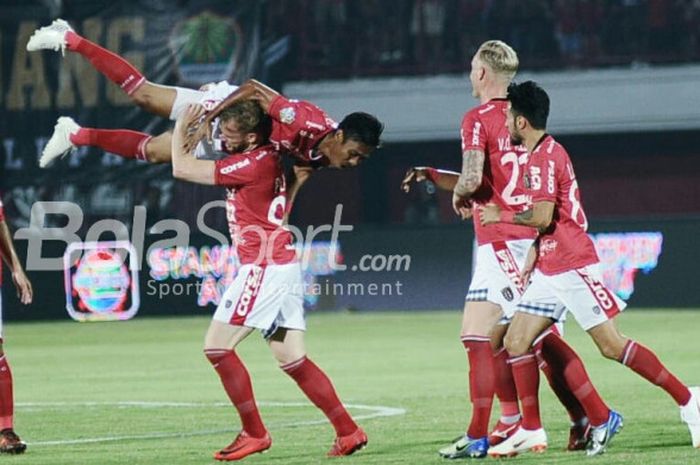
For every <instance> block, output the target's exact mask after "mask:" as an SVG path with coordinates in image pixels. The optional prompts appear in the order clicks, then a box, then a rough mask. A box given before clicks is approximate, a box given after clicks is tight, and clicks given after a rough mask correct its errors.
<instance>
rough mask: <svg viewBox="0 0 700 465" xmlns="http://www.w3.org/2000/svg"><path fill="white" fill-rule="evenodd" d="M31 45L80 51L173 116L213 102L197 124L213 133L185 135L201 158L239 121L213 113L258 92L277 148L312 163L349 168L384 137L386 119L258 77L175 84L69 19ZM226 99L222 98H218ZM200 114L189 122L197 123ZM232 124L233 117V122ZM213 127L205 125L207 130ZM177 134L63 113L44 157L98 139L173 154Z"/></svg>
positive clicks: (129, 152) (146, 152) (154, 158)
mask: <svg viewBox="0 0 700 465" xmlns="http://www.w3.org/2000/svg"><path fill="white" fill-rule="evenodd" d="M27 50H29V51H36V50H55V51H59V50H60V51H61V52H62V53H65V51H66V50H68V51H69V52H74V53H79V54H81V55H82V56H84V57H85V58H86V59H87V60H89V61H90V63H91V64H92V65H93V66H94V68H95V69H96V70H97V71H99V72H100V73H102V74H103V75H104V76H105V77H107V78H108V79H109V80H111V81H112V82H114V83H115V84H117V85H118V86H119V87H120V88H121V89H122V90H123V91H124V92H125V93H126V94H127V95H128V96H129V98H130V99H131V101H132V102H133V103H135V104H136V105H138V106H139V107H141V108H142V109H144V110H145V111H147V112H149V113H153V114H155V115H158V116H162V117H165V118H169V119H171V120H176V119H177V118H178V117H179V116H180V115H181V114H182V112H183V111H184V109H185V108H186V107H187V106H188V105H190V104H194V103H197V104H201V105H203V106H204V108H205V110H207V111H209V110H214V109H216V111H214V112H212V114H211V115H208V116H207V118H206V124H207V127H206V128H205V127H202V126H201V125H199V126H200V130H199V131H192V132H196V133H197V134H198V135H199V136H204V135H205V134H206V133H207V132H210V133H212V137H211V138H205V140H201V141H200V140H199V139H197V140H195V139H194V137H196V136H195V134H193V133H190V134H189V135H188V141H187V146H188V148H192V147H194V146H195V145H196V148H194V153H195V155H196V156H197V157H198V158H206V159H218V158H221V157H223V156H225V155H226V153H227V149H226V146H225V143H224V142H223V139H224V138H225V136H226V135H227V133H231V132H235V129H233V130H232V129H231V128H229V127H228V126H227V125H219V124H217V121H216V114H218V113H219V112H220V111H221V110H223V108H224V107H225V106H227V105H229V104H231V103H233V102H234V101H236V100H240V99H243V98H251V99H255V100H256V101H258V102H259V103H260V105H261V106H262V108H263V109H264V110H265V111H266V112H267V113H268V114H269V115H270V117H271V118H272V131H271V134H270V142H271V144H272V145H273V146H274V147H275V148H276V149H277V150H279V151H283V152H288V153H291V154H292V155H293V156H295V157H297V158H298V159H300V160H302V161H303V162H306V163H311V164H313V165H314V166H329V167H333V168H346V167H351V166H356V165H358V164H359V163H360V162H362V160H364V159H366V158H367V157H368V156H369V155H370V153H371V152H372V151H373V150H374V149H376V148H377V147H378V145H379V139H380V135H381V132H382V129H383V126H382V123H381V122H379V121H378V120H377V119H376V118H375V117H374V116H372V115H369V114H367V113H362V112H356V113H351V114H349V115H347V116H346V117H345V118H344V119H343V120H342V121H341V122H340V124H338V123H336V122H335V121H333V120H332V119H331V118H330V117H329V116H328V115H327V114H326V113H325V112H324V111H323V110H321V109H320V108H318V107H317V106H315V105H313V104H312V103H309V102H306V101H296V100H288V99H286V98H285V97H284V96H282V95H280V94H279V93H277V92H276V91H274V90H273V89H270V88H269V87H267V86H265V85H263V84H261V83H259V82H257V81H255V80H249V81H246V82H245V83H244V84H243V85H242V86H241V87H240V88H239V87H237V86H235V85H232V84H229V83H227V82H219V83H216V84H211V85H208V86H206V89H204V90H193V89H187V88H183V87H170V86H163V85H159V84H155V83H152V82H150V81H148V80H147V79H146V78H145V77H144V76H143V75H142V74H141V72H140V71H139V70H137V69H136V68H135V67H134V66H133V65H132V64H131V63H129V62H128V61H126V60H125V59H124V58H122V57H120V56H118V55H116V54H114V53H112V52H110V51H109V50H106V49H104V48H102V47H100V46H99V45H97V44H95V43H93V42H91V41H89V40H88V39H86V38H85V37H81V36H80V35H78V34H77V33H76V32H75V31H74V30H73V29H72V28H71V27H70V25H69V24H68V23H67V22H65V21H64V20H61V19H57V20H55V21H54V22H53V23H52V24H51V25H49V26H46V27H42V28H40V29H37V30H36V31H35V32H34V34H33V35H32V36H31V37H30V39H29V42H28V43H27ZM224 100H226V102H225V104H224V105H220V104H221V103H222V101H224ZM197 123H198V122H192V125H193V127H194V126H196V125H198V124H197ZM229 124H234V123H231V122H229ZM205 129H208V130H205ZM171 140H172V134H171V133H170V132H165V133H163V134H159V135H157V136H151V135H149V134H145V133H142V132H138V131H131V130H126V129H117V130H106V129H95V128H83V127H80V126H79V125H78V124H77V123H76V122H75V121H73V120H72V119H71V118H69V117H61V118H59V119H58V122H57V124H56V127H55V128H54V133H53V135H52V137H51V138H50V139H49V142H48V143H47V145H46V147H45V149H44V151H43V154H42V156H41V159H40V161H39V164H40V165H41V166H42V167H45V166H47V165H48V164H49V163H51V162H52V161H53V160H55V159H56V158H58V157H60V156H61V155H63V154H65V153H67V152H69V151H70V150H71V149H73V148H75V147H79V146H86V145H89V146H96V147H100V148H102V149H103V150H105V151H107V152H110V153H114V154H116V155H120V156H122V157H125V158H137V159H140V160H146V161H149V162H151V163H168V162H170V160H171V157H172V155H171Z"/></svg>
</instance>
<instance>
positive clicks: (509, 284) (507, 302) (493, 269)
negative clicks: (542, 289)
mask: <svg viewBox="0 0 700 465" xmlns="http://www.w3.org/2000/svg"><path fill="white" fill-rule="evenodd" d="M532 242H533V240H532V239H520V240H516V241H502V242H493V243H491V244H484V245H480V246H478V248H477V250H476V258H475V260H476V266H475V267H474V274H473V276H472V281H471V284H470V285H469V291H468V292H467V296H466V300H467V301H471V302H483V301H488V302H493V303H495V304H497V305H500V306H501V309H502V310H503V314H504V315H505V316H506V318H512V317H513V315H514V314H515V311H516V310H517V304H518V301H519V300H520V296H521V294H522V292H523V291H522V289H523V286H522V284H521V283H520V270H521V269H522V267H523V264H524V263H525V258H526V257H527V252H528V250H529V249H530V246H531V245H532ZM505 322H506V321H505V320H504V323H505Z"/></svg>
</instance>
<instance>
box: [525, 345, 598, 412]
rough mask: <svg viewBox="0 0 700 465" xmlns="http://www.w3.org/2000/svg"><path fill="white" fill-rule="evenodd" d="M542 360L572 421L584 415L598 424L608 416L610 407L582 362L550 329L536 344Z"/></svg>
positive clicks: (545, 371)
mask: <svg viewBox="0 0 700 465" xmlns="http://www.w3.org/2000/svg"><path fill="white" fill-rule="evenodd" d="M535 350H536V351H541V356H542V359H543V361H544V362H545V363H544V367H543V369H542V371H543V372H544V373H545V375H547V379H548V380H549V384H550V386H552V390H553V391H554V393H555V394H556V395H557V397H558V398H559V400H560V401H561V403H562V405H564V408H566V411H567V412H569V417H570V418H571V421H572V422H574V423H577V424H578V423H580V422H581V421H582V420H583V419H584V418H586V417H588V421H589V422H590V423H591V425H593V426H600V425H602V424H603V423H605V422H606V421H607V419H608V417H609V416H610V409H609V408H608V406H607V405H606V403H605V401H603V399H602V398H601V397H600V394H598V391H597V390H596V388H595V386H593V383H592V382H591V379H590V378H589V377H588V373H587V372H586V368H585V367H584V365H583V361H581V358H580V357H579V356H578V354H577V353H576V352H575V351H574V349H573V348H571V346H570V345H569V344H567V343H566V341H564V339H562V338H561V336H559V335H557V334H555V333H552V332H550V333H549V334H547V335H546V336H545V337H544V338H543V339H542V340H541V341H540V342H539V343H538V344H537V345H536V346H535Z"/></svg>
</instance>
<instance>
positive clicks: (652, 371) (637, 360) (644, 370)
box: [618, 339, 690, 405]
mask: <svg viewBox="0 0 700 465" xmlns="http://www.w3.org/2000/svg"><path fill="white" fill-rule="evenodd" d="M618 361H619V362H620V363H622V364H623V365H627V366H628V367H629V368H631V369H632V370H633V371H635V372H636V373H637V374H639V375H640V376H642V377H643V378H644V379H646V380H647V381H649V382H651V383H652V384H656V385H657V386H659V387H660V388H661V389H663V390H664V391H666V392H668V393H669V394H670V396H671V397H673V399H674V400H675V401H676V403H677V404H678V405H686V404H687V403H688V402H689V401H690V391H689V390H688V386H686V385H685V384H683V383H682V382H681V381H680V380H679V379H678V378H676V377H675V376H674V375H673V373H671V372H670V371H668V370H667V369H666V367H665V366H664V365H663V363H661V361H660V360H659V357H657V356H656V354H655V353H654V352H652V351H651V350H650V349H648V348H647V347H644V346H643V345H642V344H640V343H638V342H636V341H633V340H631V339H630V340H629V341H627V345H625V350H624V351H622V357H620V360H618Z"/></svg>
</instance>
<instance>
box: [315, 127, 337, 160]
mask: <svg viewBox="0 0 700 465" xmlns="http://www.w3.org/2000/svg"><path fill="white" fill-rule="evenodd" d="M333 134H335V133H334V132H329V133H328V134H326V135H325V136H323V139H321V140H320V141H318V144H316V153H317V154H318V155H323V156H324V157H325V158H328V157H327V156H326V154H327V153H328V152H329V151H330V150H329V149H330V146H331V144H332V143H333Z"/></svg>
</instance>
